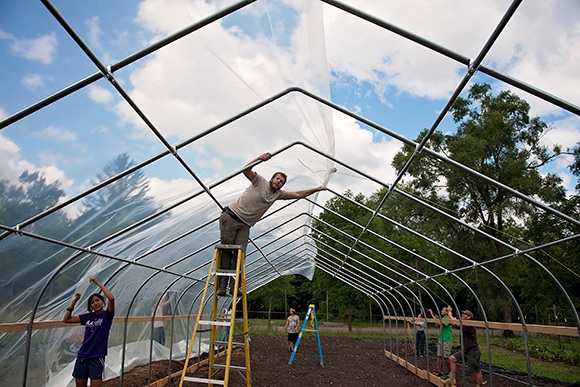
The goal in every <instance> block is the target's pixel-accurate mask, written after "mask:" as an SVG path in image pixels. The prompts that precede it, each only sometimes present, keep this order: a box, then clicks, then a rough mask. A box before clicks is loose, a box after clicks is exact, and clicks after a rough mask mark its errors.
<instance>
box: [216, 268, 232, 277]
mask: <svg viewBox="0 0 580 387" xmlns="http://www.w3.org/2000/svg"><path fill="white" fill-rule="evenodd" d="M214 274H216V275H217V276H219V277H235V276H236V271H235V270H230V269H219V270H217V271H216V272H215V273H214Z"/></svg>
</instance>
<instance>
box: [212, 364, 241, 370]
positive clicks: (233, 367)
mask: <svg viewBox="0 0 580 387" xmlns="http://www.w3.org/2000/svg"><path fill="white" fill-rule="evenodd" d="M213 367H214V368H226V365H225V364H214V365H213ZM230 368H231V369H233V370H238V371H245V370H246V367H242V366H235V365H231V364H230Z"/></svg>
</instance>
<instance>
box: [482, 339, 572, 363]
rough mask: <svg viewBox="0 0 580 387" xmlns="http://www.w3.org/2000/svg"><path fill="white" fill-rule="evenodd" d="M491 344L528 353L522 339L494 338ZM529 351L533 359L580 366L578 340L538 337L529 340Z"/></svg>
mask: <svg viewBox="0 0 580 387" xmlns="http://www.w3.org/2000/svg"><path fill="white" fill-rule="evenodd" d="M491 344H492V345H495V346H498V347H503V348H506V349H509V350H512V351H517V352H520V353H522V354H525V352H526V349H525V343H524V339H523V338H522V337H512V338H505V337H493V338H492V340H491ZM528 349H529V351H530V357H532V358H536V359H540V360H546V361H560V362H563V363H566V364H571V365H574V366H576V365H578V364H580V342H579V341H578V339H572V340H570V339H569V338H564V339H559V338H556V337H548V336H537V337H532V338H530V339H529V340H528Z"/></svg>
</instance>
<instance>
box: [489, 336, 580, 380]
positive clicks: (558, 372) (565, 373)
mask: <svg viewBox="0 0 580 387" xmlns="http://www.w3.org/2000/svg"><path fill="white" fill-rule="evenodd" d="M491 359H492V361H493V365H494V366H498V367H502V368H505V369H508V370H515V371H519V372H523V373H527V372H528V371H527V370H528V368H527V364H526V357H525V356H524V354H522V353H520V352H517V351H515V350H513V349H507V348H503V347H497V346H495V345H493V346H492V347H491ZM487 360H488V359H487V351H486V350H484V351H483V352H482V353H481V361H482V362H486V363H487ZM530 364H531V369H532V375H535V376H540V377H546V378H551V379H555V380H560V381H563V382H567V383H574V382H580V367H578V366H574V365H572V364H566V363H563V362H557V361H544V360H538V359H535V358H531V359H530Z"/></svg>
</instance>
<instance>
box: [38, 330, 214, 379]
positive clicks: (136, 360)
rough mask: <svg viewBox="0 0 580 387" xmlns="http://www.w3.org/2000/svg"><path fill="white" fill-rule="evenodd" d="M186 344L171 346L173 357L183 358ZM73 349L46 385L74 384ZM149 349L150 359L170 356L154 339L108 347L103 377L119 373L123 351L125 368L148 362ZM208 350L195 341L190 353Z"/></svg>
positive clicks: (203, 344)
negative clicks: (145, 355) (146, 355)
mask: <svg viewBox="0 0 580 387" xmlns="http://www.w3.org/2000/svg"><path fill="white" fill-rule="evenodd" d="M67 344H68V343H67ZM197 344H199V345H197ZM186 345H187V342H186V341H181V342H179V343H177V344H175V345H174V346H173V352H172V354H173V359H177V360H183V359H185V355H186V354H187V350H186ZM74 349H75V352H74V353H72V352H66V354H67V359H68V362H67V363H66V364H67V365H66V366H65V367H64V368H62V369H61V370H60V371H59V372H58V373H56V374H50V375H49V379H48V382H47V383H46V386H47V387H65V386H66V387H74V386H75V380H74V378H73V377H72V372H73V368H74V359H75V358H76V350H78V348H74ZM150 349H151V361H157V360H163V359H168V358H169V356H170V351H169V348H167V347H165V346H163V345H161V344H159V343H157V342H155V341H154V342H153V345H152V346H151V342H150V341H137V342H132V343H130V344H128V345H127V347H126V350H125V351H123V347H122V346H116V347H110V348H109V354H108V355H107V361H106V363H105V379H112V378H116V377H119V376H120V375H121V363H122V360H123V359H121V356H123V352H125V359H124V361H125V364H126V367H127V368H126V369H131V368H133V367H137V366H140V365H144V364H147V363H148V362H149V358H146V359H145V358H144V357H143V353H149V352H150ZM208 350H209V347H208V345H207V344H205V343H197V342H195V343H194V346H193V349H192V351H191V354H192V356H197V355H198V354H199V353H206V352H207V351H208Z"/></svg>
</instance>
